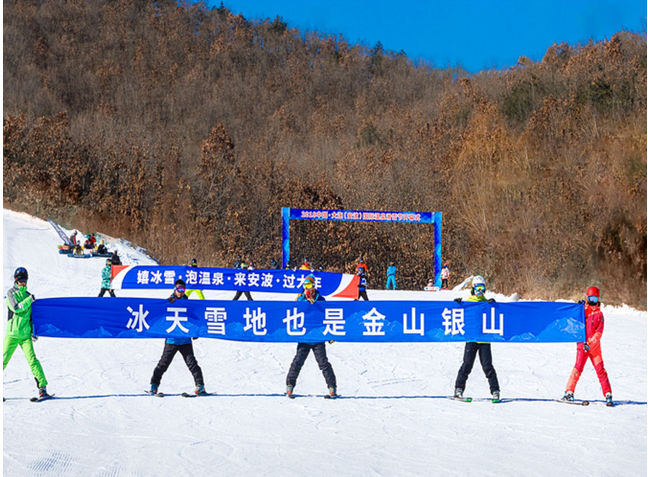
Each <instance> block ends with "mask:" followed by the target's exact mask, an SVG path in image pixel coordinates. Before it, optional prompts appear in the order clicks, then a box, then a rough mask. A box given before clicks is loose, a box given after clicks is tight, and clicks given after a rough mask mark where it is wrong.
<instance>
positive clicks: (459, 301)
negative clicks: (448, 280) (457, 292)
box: [454, 298, 462, 303]
mask: <svg viewBox="0 0 648 477" xmlns="http://www.w3.org/2000/svg"><path fill="white" fill-rule="evenodd" d="M454 301H456V302H457V303H461V301H462V300H461V298H455V299H454Z"/></svg>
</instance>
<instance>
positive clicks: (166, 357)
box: [150, 280, 207, 396]
mask: <svg viewBox="0 0 648 477" xmlns="http://www.w3.org/2000/svg"><path fill="white" fill-rule="evenodd" d="M174 286H175V288H174V289H173V294H172V295H171V296H170V297H169V303H173V302H175V301H176V300H186V299H187V295H186V294H185V291H186V285H185V282H184V280H176V282H175V285H174ZM177 352H180V354H181V355H182V358H183V359H184V362H185V364H186V365H187V368H189V371H191V374H192V375H193V378H194V382H195V384H196V389H195V391H194V393H195V394H196V395H198V396H205V395H207V392H206V391H205V382H204V380H203V374H202V369H200V366H198V361H197V360H196V356H195V355H194V350H193V344H192V343H191V338H167V339H166V341H165V343H164V351H163V352H162V357H161V358H160V361H159V362H158V364H157V366H156V367H155V370H154V371H153V376H152V377H151V390H150V394H157V393H158V388H159V386H160V382H161V381H162V376H163V375H164V373H165V372H166V370H167V369H168V368H169V365H170V364H171V362H172V361H173V358H174V356H175V355H176V353H177Z"/></svg>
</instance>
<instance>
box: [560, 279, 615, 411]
mask: <svg viewBox="0 0 648 477" xmlns="http://www.w3.org/2000/svg"><path fill="white" fill-rule="evenodd" d="M586 297H587V302H585V333H586V341H585V343H577V344H576V364H575V365H574V369H573V370H572V372H571V375H570V376H569V381H567V389H566V390H565V395H564V396H563V398H562V399H563V400H564V401H573V400H574V391H575V390H576V384H578V380H579V378H580V376H581V373H582V372H583V368H585V363H586V362H587V360H588V359H589V360H590V361H592V365H593V366H594V369H595V370H596V375H597V376H598V380H599V382H600V383H601V389H602V390H603V395H604V396H605V400H606V401H607V403H608V405H609V406H611V405H612V387H611V386H610V380H609V379H608V375H607V371H606V370H605V367H604V365H603V354H602V352H601V337H602V336H603V325H604V319H603V312H602V311H601V303H600V298H601V292H600V291H599V289H598V288H597V287H589V288H588V289H587V293H586Z"/></svg>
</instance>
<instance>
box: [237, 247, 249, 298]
mask: <svg viewBox="0 0 648 477" xmlns="http://www.w3.org/2000/svg"><path fill="white" fill-rule="evenodd" d="M234 268H236V269H238V270H247V269H248V266H247V264H246V263H245V262H244V261H243V260H242V259H241V256H240V255H239V259H238V260H237V261H236V263H235V264H234ZM243 294H245V298H247V299H248V300H252V294H251V293H250V292H249V291H247V290H236V295H234V301H236V300H238V299H239V298H241V295H243Z"/></svg>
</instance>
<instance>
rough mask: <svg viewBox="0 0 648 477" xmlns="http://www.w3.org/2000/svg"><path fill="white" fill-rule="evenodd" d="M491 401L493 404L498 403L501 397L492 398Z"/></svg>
mask: <svg viewBox="0 0 648 477" xmlns="http://www.w3.org/2000/svg"><path fill="white" fill-rule="evenodd" d="M491 402H492V403H493V404H499V403H501V402H502V400H501V399H492V400H491Z"/></svg>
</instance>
